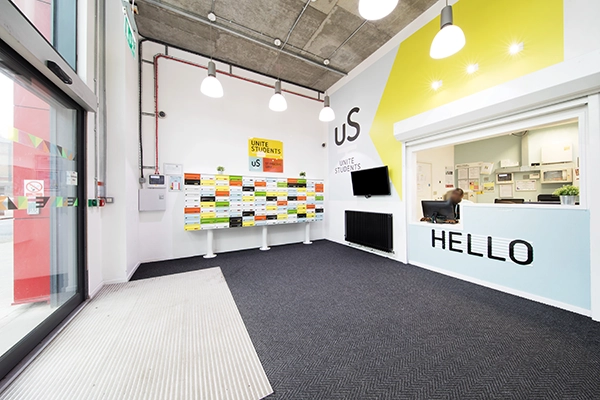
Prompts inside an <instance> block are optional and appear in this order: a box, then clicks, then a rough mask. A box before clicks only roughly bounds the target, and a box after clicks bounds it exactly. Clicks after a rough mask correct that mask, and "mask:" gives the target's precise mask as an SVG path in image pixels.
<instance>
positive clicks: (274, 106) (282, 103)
mask: <svg viewBox="0 0 600 400" xmlns="http://www.w3.org/2000/svg"><path fill="white" fill-rule="evenodd" d="M269 108H270V109H271V110H273V111H277V112H280V111H285V110H287V101H286V100H285V97H283V95H282V94H281V81H279V80H278V81H277V82H275V94H273V96H271V100H270V101H269Z"/></svg>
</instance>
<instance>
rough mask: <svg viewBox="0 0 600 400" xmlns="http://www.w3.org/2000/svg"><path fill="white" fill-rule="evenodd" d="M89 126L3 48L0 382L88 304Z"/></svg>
mask: <svg viewBox="0 0 600 400" xmlns="http://www.w3.org/2000/svg"><path fill="white" fill-rule="evenodd" d="M82 118H83V112H82V110H81V109H79V107H78V106H76V105H75V104H74V103H73V102H72V101H71V100H69V99H68V98H66V96H64V95H63V94H62V93H61V92H60V91H58V89H56V88H55V87H54V86H53V85H52V84H51V83H50V82H48V81H46V80H45V79H44V78H43V77H41V76H40V75H38V74H37V73H36V72H35V71H33V70H31V69H30V67H28V65H27V64H26V63H25V62H24V61H23V60H21V59H20V58H19V57H18V56H17V55H16V54H14V53H13V52H12V51H11V50H10V49H9V48H8V47H7V46H6V45H4V44H3V43H1V42H0V379H1V378H2V377H4V376H5V375H6V373H8V372H9V371H10V370H11V369H12V368H13V367H14V366H15V365H16V364H17V363H18V362H20V361H21V360H22V359H23V358H24V357H25V356H26V355H27V354H28V353H29V352H30V351H31V350H32V349H33V348H34V347H35V346H36V345H37V344H39V342H40V341H41V340H42V339H43V338H44V337H45V336H47V335H48V334H49V333H50V332H51V331H52V330H53V329H54V328H55V327H56V326H57V325H58V324H59V323H60V322H61V321H62V320H63V319H64V318H65V317H66V316H67V315H68V314H69V313H71V312H72V311H73V310H74V309H75V308H76V307H77V306H78V305H79V304H80V303H81V302H82V301H83V299H84V293H83V288H84V284H83V282H84V279H83V271H84V268H83V264H84V263H83V262H82V260H83V258H82V256H83V245H84V242H83V236H84V231H83V225H82V223H83V218H82V212H81V211H82V207H83V204H82V193H83V192H82V185H81V182H82V179H83V176H82V172H83V169H82V165H83V164H82V162H83V160H82V159H83V154H82V151H81V149H82V143H81V138H82V127H83V120H82Z"/></svg>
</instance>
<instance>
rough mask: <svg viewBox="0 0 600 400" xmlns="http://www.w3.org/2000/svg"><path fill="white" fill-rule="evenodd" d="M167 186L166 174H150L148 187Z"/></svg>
mask: <svg viewBox="0 0 600 400" xmlns="http://www.w3.org/2000/svg"><path fill="white" fill-rule="evenodd" d="M164 187H166V183H165V176H164V175H150V176H148V188H164Z"/></svg>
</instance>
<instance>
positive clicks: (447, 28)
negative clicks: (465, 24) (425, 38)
mask: <svg viewBox="0 0 600 400" xmlns="http://www.w3.org/2000/svg"><path fill="white" fill-rule="evenodd" d="M440 26H441V29H440V31H439V32H438V33H437V35H435V38H433V42H432V43H431V49H430V50H429V55H430V56H431V58H435V59H441V58H446V57H450V56H451V55H453V54H456V53H458V52H459V51H460V49H462V48H463V47H465V43H466V42H467V41H466V39H465V34H464V33H463V31H462V29H460V28H459V27H458V26H456V25H453V24H452V6H446V7H444V8H443V10H442V16H441V22H440Z"/></svg>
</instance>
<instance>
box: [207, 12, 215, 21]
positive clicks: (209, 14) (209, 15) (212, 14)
mask: <svg viewBox="0 0 600 400" xmlns="http://www.w3.org/2000/svg"><path fill="white" fill-rule="evenodd" d="M208 20H209V21H210V22H215V21H216V20H217V15H216V14H215V13H214V12H212V11H211V12H209V13H208Z"/></svg>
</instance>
